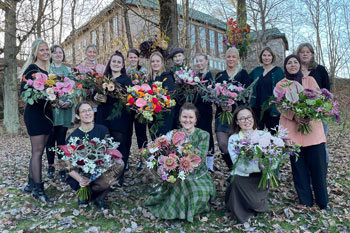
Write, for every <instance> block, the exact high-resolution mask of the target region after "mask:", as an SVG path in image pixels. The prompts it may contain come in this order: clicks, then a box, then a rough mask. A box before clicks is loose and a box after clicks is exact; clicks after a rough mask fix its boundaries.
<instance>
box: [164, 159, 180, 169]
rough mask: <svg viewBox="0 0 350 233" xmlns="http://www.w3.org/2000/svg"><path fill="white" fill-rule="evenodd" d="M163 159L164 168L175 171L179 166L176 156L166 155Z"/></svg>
mask: <svg viewBox="0 0 350 233" xmlns="http://www.w3.org/2000/svg"><path fill="white" fill-rule="evenodd" d="M163 161H164V164H163V166H164V169H165V170H167V171H173V170H175V169H176V167H177V166H178V165H177V162H176V159H175V158H174V157H170V156H166V157H165V158H164V160H163Z"/></svg>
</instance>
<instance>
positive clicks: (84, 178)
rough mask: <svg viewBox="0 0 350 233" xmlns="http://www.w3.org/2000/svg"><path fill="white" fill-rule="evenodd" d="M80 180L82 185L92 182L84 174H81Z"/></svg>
mask: <svg viewBox="0 0 350 233" xmlns="http://www.w3.org/2000/svg"><path fill="white" fill-rule="evenodd" d="M78 182H79V185H80V187H86V186H88V185H89V184H90V181H89V179H88V178H86V177H84V176H80V177H79V180H78Z"/></svg>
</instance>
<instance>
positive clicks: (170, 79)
mask: <svg viewBox="0 0 350 233" xmlns="http://www.w3.org/2000/svg"><path fill="white" fill-rule="evenodd" d="M164 80H165V81H164ZM154 81H157V82H163V85H162V86H163V88H166V89H167V90H168V91H174V90H175V79H174V75H173V73H171V72H163V73H162V74H161V75H160V76H157V77H156V78H155V80H154ZM152 83H153V82H152Z"/></svg>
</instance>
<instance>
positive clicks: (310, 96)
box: [304, 88, 318, 99]
mask: <svg viewBox="0 0 350 233" xmlns="http://www.w3.org/2000/svg"><path fill="white" fill-rule="evenodd" d="M304 94H305V95H306V97H307V98H308V99H317V98H318V94H317V92H316V91H315V90H313V89H310V88H305V89H304Z"/></svg>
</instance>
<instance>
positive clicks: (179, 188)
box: [21, 39, 329, 222]
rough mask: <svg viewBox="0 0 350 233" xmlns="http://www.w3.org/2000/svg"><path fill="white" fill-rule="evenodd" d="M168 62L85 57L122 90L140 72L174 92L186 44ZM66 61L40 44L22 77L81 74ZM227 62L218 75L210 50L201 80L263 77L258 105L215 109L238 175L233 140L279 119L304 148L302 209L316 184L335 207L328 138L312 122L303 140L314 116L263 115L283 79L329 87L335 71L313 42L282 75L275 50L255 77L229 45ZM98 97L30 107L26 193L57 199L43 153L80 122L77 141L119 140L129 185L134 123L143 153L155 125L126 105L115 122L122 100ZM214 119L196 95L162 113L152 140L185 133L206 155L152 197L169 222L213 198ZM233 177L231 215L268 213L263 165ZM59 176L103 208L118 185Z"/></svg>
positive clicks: (265, 55) (220, 136)
mask: <svg viewBox="0 0 350 233" xmlns="http://www.w3.org/2000/svg"><path fill="white" fill-rule="evenodd" d="M299 57H300V58H299ZM168 58H169V59H172V60H173V62H174V64H175V66H174V67H173V68H172V69H171V70H170V71H166V70H165V60H164V57H163V56H162V54H161V53H160V52H154V53H153V54H152V55H151V56H150V58H149V67H148V68H147V69H146V68H144V67H142V66H140V65H139V62H138V61H139V52H138V51H137V50H136V49H130V50H129V51H128V53H127V62H126V61H125V59H124V56H123V55H122V53H120V52H118V51H117V52H115V53H114V54H112V55H111V57H110V59H109V61H108V63H107V65H106V66H103V65H101V64H98V62H97V47H96V46H95V45H89V46H88V47H87V48H86V58H85V60H84V62H83V63H82V64H81V66H83V67H84V69H86V70H95V71H96V72H99V73H101V74H104V75H106V76H109V77H111V78H112V80H113V81H114V82H115V84H119V85H120V86H121V87H124V88H125V87H127V86H130V85H132V80H131V78H130V77H132V75H130V74H131V73H132V72H135V71H141V72H143V73H146V74H147V76H146V77H147V82H148V83H149V84H151V83H152V82H154V81H160V82H162V85H163V87H164V88H166V89H168V90H169V91H173V90H175V86H176V83H175V79H174V72H175V71H176V70H178V69H181V67H183V66H184V63H185V59H186V58H185V55H184V51H183V50H182V49H179V48H176V49H173V51H172V52H171V53H170V55H169V57H168ZM64 59H65V56H64V51H63V49H62V47H60V46H58V45H53V46H52V47H51V48H50V49H49V47H48V44H47V43H46V42H45V41H43V40H40V39H38V40H36V41H34V43H33V45H32V51H31V54H30V57H29V58H28V61H27V62H26V63H25V65H24V67H23V70H22V73H21V77H22V75H23V76H25V78H26V79H27V80H28V79H33V76H32V75H33V74H34V73H37V72H40V73H44V74H48V73H54V74H57V75H59V76H69V77H73V76H72V75H69V73H71V71H70V69H69V68H68V67H67V66H65V65H64V64H63V62H64ZM225 59H226V70H224V71H222V72H219V73H218V74H217V75H216V77H215V79H214V78H213V76H212V73H211V72H210V71H209V69H208V57H207V56H206V55H203V54H199V55H197V56H196V57H195V62H196V68H197V70H198V72H199V73H198V74H199V75H200V77H201V78H202V79H205V80H208V81H215V82H220V83H222V82H224V81H225V82H229V83H233V84H240V85H243V86H245V87H248V86H249V85H250V84H251V83H252V82H253V81H255V83H254V86H253V92H252V97H251V101H250V105H251V107H249V106H247V104H244V103H238V106H236V107H235V106H233V107H227V106H220V105H217V106H216V115H215V118H216V119H215V133H216V139H217V142H218V147H219V149H220V151H221V153H222V155H223V157H222V158H223V160H224V161H225V163H226V165H227V167H228V168H229V169H230V170H232V167H233V166H232V165H233V164H234V163H235V162H236V161H237V155H235V154H234V152H233V148H232V146H233V144H229V143H228V141H229V140H230V141H238V140H240V139H242V137H243V135H248V134H244V133H246V132H249V131H252V130H256V129H259V130H262V129H264V128H265V127H266V128H267V129H268V130H270V131H271V133H274V132H273V128H274V127H275V126H276V125H278V124H279V123H280V124H282V125H283V126H284V127H286V128H287V129H288V130H289V136H290V138H291V140H292V141H294V142H297V143H298V144H300V145H301V146H302V147H301V153H300V155H299V159H298V161H295V159H293V158H292V159H291V164H292V172H293V180H294V183H295V188H296V191H297V194H298V197H299V200H300V203H301V204H304V205H306V206H312V205H313V195H312V190H311V186H310V182H312V188H313V189H314V194H315V199H316V203H317V205H318V206H319V207H320V208H321V209H327V208H329V206H328V195H327V187H326V174H327V163H328V160H327V158H326V157H327V156H326V150H325V148H326V147H325V142H326V136H325V132H324V128H323V126H322V124H321V123H319V122H316V121H315V122H314V121H312V122H311V126H312V129H313V130H312V133H310V134H307V135H302V134H301V133H299V132H297V124H298V123H303V122H308V121H309V120H308V119H301V118H298V117H296V116H294V113H293V112H290V113H289V114H285V113H282V114H281V113H280V112H279V111H278V109H276V108H270V109H268V110H267V111H262V110H263V106H264V104H266V102H267V101H268V99H269V97H270V96H272V95H273V89H274V88H275V87H276V88H284V87H283V83H284V82H286V80H295V81H297V82H299V83H301V84H302V85H303V86H304V87H307V88H318V87H320V88H327V89H329V79H328V75H327V72H326V70H325V69H324V67H322V66H320V65H318V64H317V63H315V61H314V51H313V49H312V46H311V45H310V44H302V45H300V46H299V48H298V51H297V55H290V56H288V57H287V58H286V59H285V62H284V67H283V68H284V71H283V70H282V69H281V68H280V67H277V66H275V65H274V61H275V60H276V56H275V55H274V53H273V51H272V50H271V48H269V47H267V48H265V49H263V50H262V52H261V53H260V56H259V61H260V63H261V64H262V66H259V67H257V68H255V69H254V70H253V71H252V72H251V73H250V74H248V72H247V71H246V70H244V69H243V68H242V66H241V63H240V57H239V52H238V50H237V49H236V48H229V49H228V50H227V51H226V55H225ZM126 63H128V66H126ZM73 78H74V77H73ZM315 80H316V81H315ZM24 85H25V82H22V85H21V89H22V90H23V87H24ZM92 93H93V91H92ZM92 98H93V100H94V102H95V103H91V102H87V101H83V102H80V103H73V102H72V101H69V100H66V99H61V100H60V101H59V105H60V107H59V108H52V106H50V103H49V102H45V101H44V100H40V101H38V102H36V103H34V104H33V105H30V104H27V106H26V108H25V112H24V120H25V123H26V126H27V130H28V134H29V136H30V141H31V146H32V147H31V148H32V151H31V159H30V164H29V175H28V184H27V186H26V187H25V188H24V191H25V192H27V193H31V194H32V195H33V196H34V197H36V198H43V199H44V200H45V201H51V200H50V198H49V197H48V196H47V195H46V194H45V191H44V186H43V182H42V174H41V172H42V168H41V167H42V155H43V152H44V150H45V147H46V148H50V147H53V146H55V144H56V143H57V145H63V144H65V141H66V133H67V130H68V128H69V127H73V120H74V118H75V119H76V120H78V122H79V126H78V128H76V129H75V130H74V132H73V133H72V134H71V136H77V137H81V138H82V137H83V135H85V134H87V135H88V136H89V137H90V138H93V137H98V138H101V139H103V138H105V137H106V136H107V135H109V136H112V137H113V138H114V140H116V141H118V142H120V146H119V150H120V152H121V153H122V155H123V162H121V163H120V166H119V167H118V169H119V170H118V171H119V172H120V177H119V180H118V183H117V186H122V185H123V182H124V172H125V171H126V170H127V169H128V159H129V154H130V148H131V141H132V140H131V138H132V134H133V125H135V132H136V137H137V144H138V148H142V147H144V146H145V145H147V142H148V139H147V127H148V128H150V127H151V125H147V124H146V123H140V122H138V121H137V120H136V119H135V114H134V113H133V112H130V111H127V109H126V107H123V109H121V110H120V114H119V115H118V116H117V117H115V118H112V119H111V118H110V117H109V116H111V114H112V112H113V106H114V103H116V102H117V101H118V99H117V97H111V96H106V95H101V94H94V95H93V97H92ZM96 103H98V104H96ZM74 108H75V111H74ZM222 111H231V112H232V113H233V121H232V124H231V125H228V124H222V122H221V121H220V120H219V119H218V115H219V114H220V113H221V112H222ZM258 119H261V120H258ZM212 120H213V108H212V105H211V104H210V103H207V102H204V101H203V99H202V98H201V96H199V95H198V97H197V98H196V101H195V103H193V104H192V103H184V104H181V105H178V106H177V107H175V108H174V109H172V111H170V112H168V114H166V115H165V116H164V119H163V124H161V126H160V127H159V128H158V129H157V131H156V132H155V133H154V134H152V135H151V138H152V140H154V139H155V137H158V136H160V135H166V136H167V137H169V138H171V136H172V134H173V132H174V130H181V131H183V132H185V135H186V137H187V138H188V139H189V140H190V142H191V144H192V145H193V149H196V150H197V151H199V155H200V157H201V158H202V164H201V165H200V167H199V168H198V169H196V172H194V173H193V174H190V176H189V178H188V179H186V180H185V181H183V182H179V183H175V184H174V185H172V186H161V187H159V188H158V189H156V190H155V191H154V192H153V193H152V194H150V196H149V198H148V199H147V201H146V203H145V205H146V206H148V208H149V209H150V211H151V212H152V213H153V215H155V216H157V217H159V218H164V219H175V218H179V219H187V220H188V221H193V217H194V215H196V214H199V213H202V212H206V211H209V209H210V205H209V203H210V200H212V199H213V198H214V197H215V186H214V183H213V180H212V178H211V176H210V173H209V172H208V171H212V172H213V171H214V168H213V157H212V155H213V153H214V139H213V129H212ZM325 129H326V128H325ZM71 136H70V137H71ZM47 157H48V162H49V168H48V177H49V178H53V177H54V172H55V167H54V157H55V154H54V153H53V152H51V151H50V150H47ZM141 166H142V163H141V164H140V167H139V168H142V167H141ZM220 169H223V168H220ZM232 174H233V175H235V179H233V181H232V182H231V183H230V184H229V185H228V188H227V192H226V198H225V202H226V206H227V209H228V210H229V211H230V212H231V213H232V215H233V216H235V217H236V218H237V219H238V221H239V222H245V221H247V220H248V219H249V218H250V217H251V216H254V215H256V214H257V213H258V212H264V211H267V210H268V200H267V192H268V190H267V189H258V182H259V179H260V177H261V170H260V168H259V164H250V165H249V166H248V165H244V164H240V165H238V166H234V170H233V171H232ZM59 177H60V178H61V179H62V180H63V181H66V182H67V183H69V184H70V185H71V187H72V188H73V189H75V190H76V189H78V188H79V187H82V186H87V185H90V187H91V190H92V193H93V195H92V198H91V200H92V201H94V203H95V204H96V205H97V206H99V207H101V208H108V205H107V203H106V202H105V199H106V196H107V194H108V192H109V190H110V187H109V184H110V183H111V182H110V181H108V180H106V178H105V177H103V176H102V177H100V178H98V179H97V180H96V181H93V182H89V181H88V180H87V179H86V178H84V177H83V176H81V175H80V174H79V172H78V171H75V170H66V169H61V170H60V171H59ZM79 204H84V203H79ZM85 204H86V203H85Z"/></svg>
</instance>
